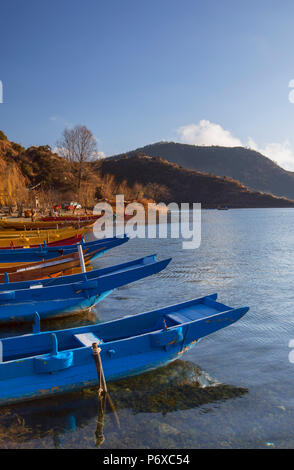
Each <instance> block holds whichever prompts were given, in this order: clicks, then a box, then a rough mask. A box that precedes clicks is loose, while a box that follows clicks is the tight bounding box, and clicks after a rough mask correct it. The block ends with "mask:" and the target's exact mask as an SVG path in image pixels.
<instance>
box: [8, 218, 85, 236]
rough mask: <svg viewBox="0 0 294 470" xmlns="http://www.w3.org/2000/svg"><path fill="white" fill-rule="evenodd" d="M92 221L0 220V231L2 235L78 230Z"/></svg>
mask: <svg viewBox="0 0 294 470" xmlns="http://www.w3.org/2000/svg"><path fill="white" fill-rule="evenodd" d="M93 223H94V221H90V220H89V221H88V220H80V221H79V220H60V221H54V220H53V221H48V222H45V221H43V220H39V221H38V220H36V221H34V222H33V221H30V220H28V221H25V220H17V221H14V220H0V230H1V231H3V232H4V233H5V232H7V231H33V230H59V229H62V228H68V229H78V228H81V227H86V226H90V225H92V224H93Z"/></svg>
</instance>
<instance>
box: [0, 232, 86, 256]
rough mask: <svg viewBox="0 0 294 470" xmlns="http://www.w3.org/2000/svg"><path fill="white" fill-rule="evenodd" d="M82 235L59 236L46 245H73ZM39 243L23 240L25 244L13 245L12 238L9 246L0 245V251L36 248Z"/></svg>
mask: <svg viewBox="0 0 294 470" xmlns="http://www.w3.org/2000/svg"><path fill="white" fill-rule="evenodd" d="M82 238H83V236H82V235H75V236H74V237H69V238H61V239H59V240H57V241H55V242H49V243H47V246H65V245H67V246H68V245H75V244H76V243H79V242H80V241H81V240H82ZM39 245H40V243H38V244H35V245H33V244H30V243H27V242H25V245H19V246H15V245H14V243H13V240H11V241H10V245H9V246H0V253H1V250H12V249H13V250H22V249H23V248H24V247H25V248H37V247H38V246H39Z"/></svg>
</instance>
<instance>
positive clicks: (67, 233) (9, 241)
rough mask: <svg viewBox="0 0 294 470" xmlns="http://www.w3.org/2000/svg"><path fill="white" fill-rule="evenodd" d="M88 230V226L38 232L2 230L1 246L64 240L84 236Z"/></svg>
mask: <svg viewBox="0 0 294 470" xmlns="http://www.w3.org/2000/svg"><path fill="white" fill-rule="evenodd" d="M86 232H88V228H82V229H79V230H75V229H74V230H72V229H66V230H63V229H62V230H51V231H46V230H44V231H40V232H39V233H38V232H29V231H27V232H13V233H12V232H11V233H10V232H7V233H6V232H5V233H4V232H1V233H0V246H2V247H11V246H12V245H13V246H26V243H27V246H30V245H40V244H42V243H44V242H46V243H49V242H56V241H58V240H64V239H66V238H72V237H74V236H83V235H84V234H85V233H86Z"/></svg>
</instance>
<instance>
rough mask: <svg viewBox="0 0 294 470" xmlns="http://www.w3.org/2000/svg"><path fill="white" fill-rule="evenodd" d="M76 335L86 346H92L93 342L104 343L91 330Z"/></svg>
mask: <svg viewBox="0 0 294 470" xmlns="http://www.w3.org/2000/svg"><path fill="white" fill-rule="evenodd" d="M74 337H75V338H76V339H77V340H78V341H79V343H80V344H82V345H83V346H86V347H89V346H92V344H93V343H97V344H101V343H103V341H102V339H100V338H97V336H95V335H94V333H91V332H89V333H81V334H77V335H74Z"/></svg>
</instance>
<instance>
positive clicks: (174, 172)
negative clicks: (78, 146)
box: [101, 155, 294, 208]
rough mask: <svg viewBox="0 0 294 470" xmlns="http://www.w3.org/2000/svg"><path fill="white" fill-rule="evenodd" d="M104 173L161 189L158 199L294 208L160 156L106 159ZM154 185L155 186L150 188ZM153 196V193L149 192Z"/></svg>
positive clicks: (210, 205)
mask: <svg viewBox="0 0 294 470" xmlns="http://www.w3.org/2000/svg"><path fill="white" fill-rule="evenodd" d="M101 172H102V176H105V175H107V174H111V175H114V176H115V178H116V180H117V182H118V183H120V182H122V181H124V180H125V181H126V182H127V183H128V184H129V185H130V186H133V185H134V184H136V183H138V184H141V185H143V186H144V187H146V188H147V191H148V188H149V189H152V187H153V188H154V193H155V192H156V189H157V190H158V191H157V192H158V195H157V197H154V199H155V200H157V202H159V199H160V200H162V201H163V202H166V203H169V202H177V203H180V202H189V203H192V202H201V203H202V205H203V207H207V208H209V207H217V206H219V205H220V206H228V207H231V208H237V207H294V201H291V200H287V199H285V198H278V197H275V196H272V195H270V194H264V193H262V192H257V191H251V190H249V189H248V188H246V187H245V186H244V185H243V184H241V183H240V182H239V181H235V180H233V179H231V178H221V177H217V176H211V175H209V174H207V173H203V172H200V171H195V170H188V169H185V168H181V167H179V166H178V165H177V164H175V163H170V162H167V161H165V160H162V159H161V158H159V157H157V158H156V157H155V158H154V157H153V158H152V157H149V156H142V155H141V156H133V157H128V156H125V157H124V158H120V159H118V160H116V159H105V160H103V162H102V166H101ZM150 185H151V187H150ZM148 196H149V194H148Z"/></svg>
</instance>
